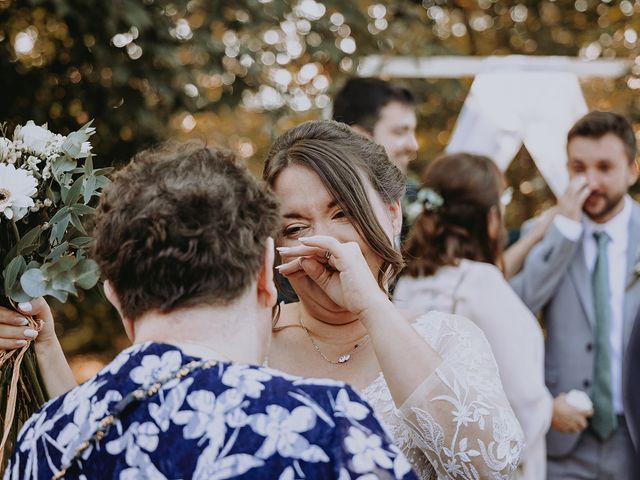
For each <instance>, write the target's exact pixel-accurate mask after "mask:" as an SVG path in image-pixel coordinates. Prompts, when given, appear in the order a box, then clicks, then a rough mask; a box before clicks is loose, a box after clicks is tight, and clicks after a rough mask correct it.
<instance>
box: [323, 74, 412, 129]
mask: <svg viewBox="0 0 640 480" xmlns="http://www.w3.org/2000/svg"><path fill="white" fill-rule="evenodd" d="M392 102H398V103H401V104H403V105H408V106H410V107H413V106H415V103H416V102H415V99H414V97H413V95H412V94H411V92H410V91H409V90H408V89H406V88H405V87H403V86H400V85H396V84H393V83H389V82H387V81H385V80H381V79H379V78H360V77H354V78H351V79H349V80H348V81H347V83H346V84H345V85H344V87H342V90H340V91H339V92H338V93H337V94H336V96H335V98H334V99H333V119H334V120H336V121H338V122H343V123H346V124H347V125H359V126H360V127H362V128H364V129H365V130H367V131H368V132H369V133H373V128H374V127H375V125H376V123H377V122H378V120H379V119H380V110H382V109H383V108H384V107H385V106H386V105H388V104H389V103H392Z"/></svg>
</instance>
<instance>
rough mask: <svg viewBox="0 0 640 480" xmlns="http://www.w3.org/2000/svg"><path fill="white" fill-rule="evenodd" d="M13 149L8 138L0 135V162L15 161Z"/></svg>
mask: <svg viewBox="0 0 640 480" xmlns="http://www.w3.org/2000/svg"><path fill="white" fill-rule="evenodd" d="M15 157H16V155H15V149H14V146H13V142H12V141H11V140H9V139H8V138H4V137H0V162H7V163H15Z"/></svg>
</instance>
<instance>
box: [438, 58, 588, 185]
mask: <svg viewBox="0 0 640 480" xmlns="http://www.w3.org/2000/svg"><path fill="white" fill-rule="evenodd" d="M586 113H587V104H586V102H585V100H584V96H583V95H582V90H581V89H580V83H579V82H578V78H577V76H576V75H575V74H572V73H563V72H527V71H525V72H522V71H520V72H514V71H507V72H499V71H498V72H490V73H480V74H478V75H477V76H476V77H475V79H474V81H473V84H472V86H471V91H470V92H469V95H468V97H467V99H466V100H465V103H464V106H463V108H462V111H461V112H460V116H459V117H458V120H457V122H456V126H455V128H454V131H453V134H452V137H451V141H450V143H449V145H448V146H447V149H446V151H447V152H450V153H453V152H471V153H477V154H482V155H486V156H488V157H490V158H492V159H493V160H494V161H495V162H496V163H497V165H498V166H499V167H500V169H501V170H506V168H507V167H508V166H509V164H510V163H511V161H512V160H513V158H514V156H515V155H516V153H517V152H518V150H519V149H520V147H521V145H522V144H523V143H524V145H525V147H526V148H527V150H528V151H529V153H530V154H531V156H532V158H533V160H534V162H535V163H536V165H537V167H538V169H539V170H540V173H541V174H542V176H543V177H544V179H545V180H546V182H547V184H548V185H549V187H550V188H551V190H552V191H553V192H554V194H555V195H556V196H558V195H559V194H561V193H562V192H563V191H564V189H565V188H566V186H567V181H568V179H567V172H566V161H567V156H566V136H567V132H568V131H569V129H570V128H571V126H572V125H573V124H574V123H575V121H576V120H577V119H578V118H580V117H582V116H583V115H584V114H586Z"/></svg>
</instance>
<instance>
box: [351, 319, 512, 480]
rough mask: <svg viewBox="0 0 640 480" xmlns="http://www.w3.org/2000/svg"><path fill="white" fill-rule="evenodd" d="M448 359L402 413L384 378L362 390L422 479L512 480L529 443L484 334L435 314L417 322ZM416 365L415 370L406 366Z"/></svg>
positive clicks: (463, 321)
mask: <svg viewBox="0 0 640 480" xmlns="http://www.w3.org/2000/svg"><path fill="white" fill-rule="evenodd" d="M413 326H414V328H415V329H416V331H417V332H418V333H419V334H420V335H421V336H422V337H423V338H424V339H425V341H426V342H428V343H429V344H430V345H431V346H432V347H433V348H434V349H435V350H436V351H437V352H438V353H439V354H440V356H441V357H442V359H443V361H442V364H441V365H440V367H438V369H437V370H436V371H435V372H434V373H433V374H432V375H431V376H430V377H428V378H426V379H425V381H424V382H423V383H422V385H420V386H419V387H418V388H417V389H416V390H415V391H414V393H413V394H412V395H411V396H410V397H409V398H408V399H407V401H406V402H405V403H404V405H402V406H401V407H400V408H399V409H396V407H395V405H394V403H393V400H392V398H391V393H390V392H389V388H388V387H387V384H386V382H385V379H384V377H383V375H382V374H380V375H379V376H378V378H377V379H376V380H375V381H374V382H373V383H371V384H370V385H369V386H367V387H366V388H365V389H364V390H362V391H361V392H360V394H361V395H362V397H363V398H365V399H366V400H367V401H368V402H369V403H370V404H371V405H372V406H373V408H374V410H375V411H376V412H377V414H378V416H379V417H380V420H381V421H382V423H383V424H384V425H385V426H386V427H387V429H388V430H389V432H390V434H391V435H392V437H393V438H394V439H395V443H396V445H397V446H398V447H400V448H401V449H402V451H403V452H404V453H405V455H406V456H407V458H408V459H409V461H410V462H411V464H412V465H413V467H414V469H415V471H416V472H417V473H418V475H419V476H420V477H421V478H422V479H436V478H437V479H470V480H476V479H503V478H504V479H508V478H510V476H511V474H512V473H513V472H514V471H515V469H516V468H517V465H518V462H519V459H520V456H521V453H522V450H523V446H524V442H523V435H522V430H521V429H520V425H519V424H518V421H517V420H516V417H515V416H514V414H513V411H512V410H511V407H510V406H509V402H508V401H507V399H506V397H505V394H504V391H503V389H502V385H501V383H500V377H499V374H498V368H497V366H496V363H495V360H494V358H493V354H492V353H491V349H490V347H489V344H488V343H487V340H486V339H485V337H484V334H483V333H482V331H481V330H480V329H479V328H478V327H477V326H475V324H473V323H472V322H471V321H469V320H467V319H466V318H464V317H461V316H457V315H449V314H444V313H437V312H432V313H428V314H426V315H423V316H421V317H419V318H418V319H417V320H416V321H415V322H414V324H413ZM407 368H411V365H407Z"/></svg>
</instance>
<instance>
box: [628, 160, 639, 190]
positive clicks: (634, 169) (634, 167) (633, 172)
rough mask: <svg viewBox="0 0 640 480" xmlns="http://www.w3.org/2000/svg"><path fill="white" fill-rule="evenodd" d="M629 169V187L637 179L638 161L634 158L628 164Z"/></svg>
mask: <svg viewBox="0 0 640 480" xmlns="http://www.w3.org/2000/svg"><path fill="white" fill-rule="evenodd" d="M629 171H630V176H629V187H632V186H633V185H635V183H636V182H637V181H638V173H639V171H638V162H637V161H636V160H634V161H633V162H631V163H630V164H629Z"/></svg>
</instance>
